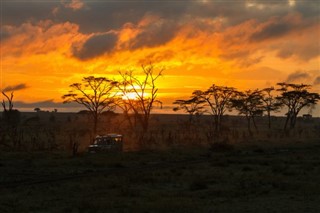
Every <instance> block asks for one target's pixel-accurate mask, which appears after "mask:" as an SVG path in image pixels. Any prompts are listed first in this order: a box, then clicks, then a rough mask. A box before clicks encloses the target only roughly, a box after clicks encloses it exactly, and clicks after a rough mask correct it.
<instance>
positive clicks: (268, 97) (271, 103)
mask: <svg viewBox="0 0 320 213" xmlns="http://www.w3.org/2000/svg"><path fill="white" fill-rule="evenodd" d="M274 90H275V89H274V87H268V88H264V89H263V90H261V92H262V101H263V110H264V111H266V112H267V116H268V128H269V129H270V128H271V112H274V111H278V110H279V109H280V107H281V103H280V102H279V101H278V100H277V99H276V98H275V97H274V96H273V95H272V91H274Z"/></svg>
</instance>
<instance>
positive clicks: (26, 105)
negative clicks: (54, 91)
mask: <svg viewBox="0 0 320 213" xmlns="http://www.w3.org/2000/svg"><path fill="white" fill-rule="evenodd" d="M14 106H15V108H17V109H18V110H22V111H34V108H36V107H38V108H40V109H42V110H50V111H51V110H53V109H58V111H59V112H61V111H64V112H70V111H79V110H83V109H85V108H84V106H82V105H80V104H77V103H74V102H72V103H68V104H64V103H62V102H55V101H54V100H53V99H50V100H44V101H37V102H24V101H15V102H14Z"/></svg>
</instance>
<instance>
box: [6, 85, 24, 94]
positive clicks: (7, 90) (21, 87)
mask: <svg viewBox="0 0 320 213" xmlns="http://www.w3.org/2000/svg"><path fill="white" fill-rule="evenodd" d="M26 88H27V85H26V84H17V85H14V86H7V87H5V88H4V89H3V90H2V92H14V91H17V90H23V89H26Z"/></svg>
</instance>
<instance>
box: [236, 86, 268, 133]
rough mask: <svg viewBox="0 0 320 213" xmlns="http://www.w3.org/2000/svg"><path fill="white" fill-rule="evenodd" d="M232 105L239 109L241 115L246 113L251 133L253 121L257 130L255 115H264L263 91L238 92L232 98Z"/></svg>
mask: <svg viewBox="0 0 320 213" xmlns="http://www.w3.org/2000/svg"><path fill="white" fill-rule="evenodd" d="M231 102H232V106H233V107H234V108H235V109H236V110H238V112H239V114H240V115H245V117H246V119H247V122H248V123H247V127H248V131H249V133H250V134H252V131H251V121H252V123H253V125H254V127H255V129H256V130H258V127H257V125H256V122H255V117H256V116H258V115H262V112H263V105H262V94H261V91H260V90H258V89H256V90H247V91H245V92H237V95H236V97H235V98H233V99H232V100H231Z"/></svg>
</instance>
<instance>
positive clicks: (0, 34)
mask: <svg viewBox="0 0 320 213" xmlns="http://www.w3.org/2000/svg"><path fill="white" fill-rule="evenodd" d="M9 37H10V33H9V31H7V30H6V28H3V27H0V42H3V41H5V40H6V39H8V38H9Z"/></svg>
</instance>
